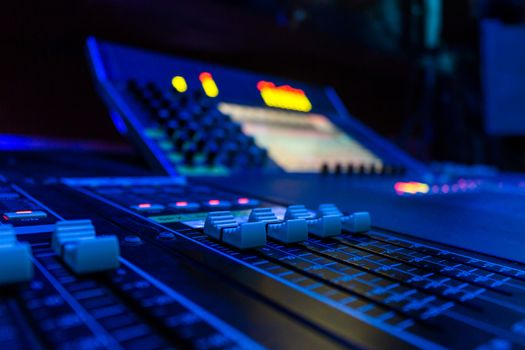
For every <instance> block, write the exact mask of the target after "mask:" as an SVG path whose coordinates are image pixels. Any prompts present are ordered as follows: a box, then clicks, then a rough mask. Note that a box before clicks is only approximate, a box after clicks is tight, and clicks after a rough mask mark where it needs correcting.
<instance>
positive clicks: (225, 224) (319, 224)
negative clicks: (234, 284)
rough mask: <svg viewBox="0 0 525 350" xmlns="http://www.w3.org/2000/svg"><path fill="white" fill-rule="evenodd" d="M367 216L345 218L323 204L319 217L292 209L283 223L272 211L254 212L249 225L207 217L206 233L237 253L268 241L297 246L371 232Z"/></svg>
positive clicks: (226, 216)
mask: <svg viewBox="0 0 525 350" xmlns="http://www.w3.org/2000/svg"><path fill="white" fill-rule="evenodd" d="M370 226H371V219H370V214H369V213H368V212H357V213H353V214H351V215H344V214H343V213H342V212H341V211H340V210H339V209H338V208H337V207H336V206H335V205H334V204H321V205H320V206H319V208H318V210H317V213H316V214H313V213H311V212H310V211H308V210H307V209H306V207H305V206H304V205H292V206H289V207H288V208H287V210H286V213H285V215H284V217H283V218H282V219H278V218H277V216H276V215H275V213H274V212H273V211H272V210H271V209H270V208H256V209H253V210H252V212H251V213H250V216H249V218H248V222H244V223H238V222H237V221H236V220H235V218H234V216H233V214H232V213H231V212H229V211H218V212H211V213H208V216H207V218H206V221H205V223H204V233H205V234H207V235H208V236H210V237H213V238H214V239H217V240H219V241H222V242H224V243H226V244H228V245H230V246H233V247H235V248H238V249H250V248H257V247H262V246H264V245H265V244H266V239H267V237H270V238H272V239H274V240H276V241H279V242H281V243H285V244H290V243H298V242H302V241H305V240H307V239H308V234H312V235H315V236H317V237H321V238H326V237H333V236H337V235H340V234H341V232H342V229H343V228H344V229H345V230H347V231H350V232H355V233H359V232H366V231H368V230H370Z"/></svg>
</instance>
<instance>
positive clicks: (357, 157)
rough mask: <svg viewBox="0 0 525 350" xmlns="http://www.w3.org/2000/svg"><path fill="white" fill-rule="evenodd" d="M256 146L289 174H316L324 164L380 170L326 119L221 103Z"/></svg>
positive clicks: (374, 159) (377, 163)
mask: <svg viewBox="0 0 525 350" xmlns="http://www.w3.org/2000/svg"><path fill="white" fill-rule="evenodd" d="M219 109H220V111H221V112H222V113H224V114H228V115H229V116H230V117H231V118H232V119H233V120H234V121H236V122H238V123H239V124H241V125H242V128H243V131H244V133H245V134H247V135H251V136H253V137H254V139H255V141H256V143H257V145H258V146H260V147H263V148H266V149H267V150H268V154H269V156H270V158H271V159H272V160H273V161H274V162H275V163H277V165H279V166H280V167H281V168H283V169H284V170H285V171H288V172H318V171H319V170H320V169H321V167H322V165H323V164H328V165H329V166H331V167H333V166H335V165H336V164H341V165H343V166H347V165H349V164H353V165H357V166H359V165H367V166H368V165H375V166H378V167H381V166H382V161H381V159H380V158H378V157H377V156H376V155H375V154H373V153H372V152H371V151H370V150H368V149H367V148H365V147H364V146H363V145H362V144H360V143H359V142H358V141H357V140H355V139H353V138H352V137H351V136H349V135H348V134H346V133H344V132H343V131H342V130H341V129H339V128H338V127H337V126H335V125H334V124H333V123H332V122H331V121H330V120H329V119H328V118H327V117H326V116H324V115H321V114H314V113H297V112H289V111H281V110H278V109H269V108H260V107H248V106H241V105H235V104H229V103H221V104H220V105H219Z"/></svg>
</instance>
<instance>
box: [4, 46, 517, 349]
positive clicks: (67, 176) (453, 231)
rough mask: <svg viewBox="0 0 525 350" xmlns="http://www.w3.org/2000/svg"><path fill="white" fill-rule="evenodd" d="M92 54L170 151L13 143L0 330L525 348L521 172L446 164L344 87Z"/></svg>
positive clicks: (97, 69) (72, 338)
mask: <svg viewBox="0 0 525 350" xmlns="http://www.w3.org/2000/svg"><path fill="white" fill-rule="evenodd" d="M88 53H89V59H90V63H91V65H92V68H93V72H94V77H95V81H96V84H97V87H98V89H99V92H100V94H101V96H102V97H103V98H104V99H105V102H106V104H107V106H108V108H109V111H110V114H111V116H112V117H113V119H114V122H115V124H116V126H117V127H118V128H119V130H120V131H122V132H123V133H125V134H126V135H127V136H128V137H129V138H130V140H131V141H132V142H133V143H134V144H135V145H136V146H138V148H139V149H140V150H141V151H142V152H143V154H144V155H146V157H147V159H148V160H149V161H150V164H152V165H153V166H155V169H147V168H146V167H145V166H144V165H140V164H135V163H134V162H131V161H130V160H129V158H126V161H124V162H123V163H121V162H122V160H123V159H122V158H119V157H116V156H115V157H106V158H105V157H104V155H107V154H106V153H101V154H92V153H89V152H87V153H89V154H87V155H84V154H83V153H82V152H80V151H78V150H69V149H68V152H73V153H72V154H71V153H67V152H66V153H67V154H65V155H62V153H60V152H58V151H56V150H55V151H54V152H53V153H52V154H51V153H49V154H48V153H44V152H41V153H38V154H37V155H35V154H33V152H32V151H29V152H27V153H24V152H23V151H20V150H18V151H16V152H14V153H16V154H6V155H5V157H1V158H0V166H1V171H2V173H4V175H5V176H0V347H2V348H5V349H64V350H66V349H141V350H143V349H198V350H207V349H264V348H271V349H301V348H304V349H341V348H367V349H368V348H374V349H376V348H387V349H412V348H421V349H443V348H454V349H479V350H507V349H520V348H525V259H524V258H523V248H522V247H523V241H524V240H523V234H522V232H521V229H520V228H521V227H523V226H524V225H525V220H524V219H523V218H522V217H521V216H520V215H518V214H516V213H522V212H523V211H524V210H525V206H524V204H523V203H525V201H523V198H522V196H523V194H524V193H525V192H524V191H523V188H522V187H524V186H525V185H524V184H525V182H524V181H523V178H522V176H521V175H513V176H508V177H503V176H502V177H496V176H495V175H487V176H480V175H479V174H477V175H476V174H474V175H472V176H470V175H469V176H468V177H461V176H444V175H443V174H438V173H435V172H434V173H433V172H430V171H428V169H427V168H426V167H425V166H424V165H421V164H419V163H418V162H416V161H414V160H412V159H411V158H410V157H408V156H407V155H405V154H404V153H403V152H402V151H400V150H399V149H397V148H396V147H395V146H393V145H391V144H389V143H388V142H387V141H385V140H383V139H382V138H381V137H379V136H378V135H376V134H375V133H374V132H372V131H371V130H369V129H368V128H366V127H365V126H363V125H361V124H360V123H359V122H357V120H355V119H354V118H352V117H351V116H350V115H348V113H346V111H345V110H344V108H343V107H342V105H341V103H340V101H339V100H338V99H337V96H336V95H335V93H334V92H333V90H331V89H330V88H327V87H324V88H323V87H317V86H312V85H309V84H303V83H296V82H294V83H289V82H287V81H286V80H283V79H280V78H274V77H271V78H269V77H263V76H259V75H257V74H253V73H248V72H243V71H239V70H234V69H227V68H223V67H216V66H211V65H207V64H204V63H199V62H194V61H188V60H182V59H179V58H175V57H172V56H167V55H161V54H157V53H153V52H147V51H143V50H139V49H133V48H129V47H124V46H120V45H115V44H111V43H105V42H100V41H97V40H95V39H93V38H91V39H89V41H88ZM28 154H29V155H28ZM2 155H3V154H2ZM62 156H63V157H62ZM4 158H5V159H7V161H4V160H5V159H4ZM320 172H322V173H323V174H320ZM327 173H330V174H332V175H327ZM343 174H346V175H344V176H343ZM186 175H191V176H186ZM209 175H213V176H209ZM350 175H351V176H350ZM101 176H102V177H101ZM498 176H499V175H498Z"/></svg>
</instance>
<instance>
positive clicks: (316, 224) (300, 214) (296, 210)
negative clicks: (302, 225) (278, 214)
mask: <svg viewBox="0 0 525 350" xmlns="http://www.w3.org/2000/svg"><path fill="white" fill-rule="evenodd" d="M284 218H285V219H286V220H290V219H304V220H306V222H307V223H308V231H309V232H310V233H311V234H313V235H315V236H318V237H333V236H337V235H340V234H341V219H340V217H339V216H337V215H324V216H321V217H316V215H315V214H312V213H311V212H309V211H308V210H307V209H306V208H305V206H304V205H290V206H289V207H288V208H287V209H286V213H285V214H284Z"/></svg>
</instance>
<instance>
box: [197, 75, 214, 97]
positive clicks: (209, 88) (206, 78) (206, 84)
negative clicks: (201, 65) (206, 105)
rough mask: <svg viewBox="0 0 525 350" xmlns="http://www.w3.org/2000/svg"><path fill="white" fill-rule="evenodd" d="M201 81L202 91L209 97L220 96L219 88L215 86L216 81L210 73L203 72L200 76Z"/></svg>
mask: <svg viewBox="0 0 525 350" xmlns="http://www.w3.org/2000/svg"><path fill="white" fill-rule="evenodd" d="M199 80H200V81H201V84H202V89H203V90H204V93H205V94H206V96H208V97H217V96H218V95H219V88H218V87H217V84H215V80H213V77H212V76H211V74H210V73H208V72H202V73H201V74H199Z"/></svg>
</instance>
